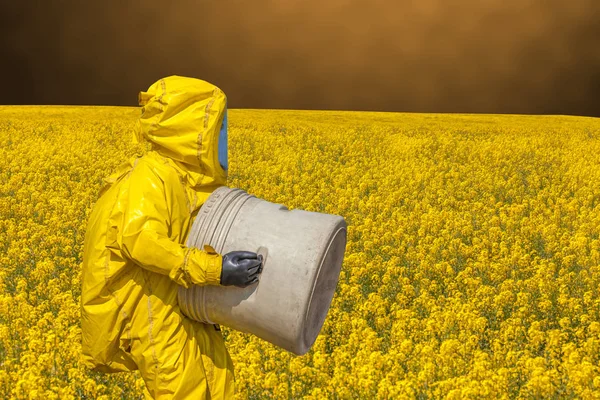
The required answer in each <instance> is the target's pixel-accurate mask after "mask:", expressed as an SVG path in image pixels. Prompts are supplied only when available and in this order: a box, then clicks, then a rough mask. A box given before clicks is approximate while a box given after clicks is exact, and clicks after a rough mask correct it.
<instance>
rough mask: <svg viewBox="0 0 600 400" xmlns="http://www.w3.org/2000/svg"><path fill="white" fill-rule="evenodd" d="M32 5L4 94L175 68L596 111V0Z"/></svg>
mask: <svg viewBox="0 0 600 400" xmlns="http://www.w3.org/2000/svg"><path fill="white" fill-rule="evenodd" d="M23 3H25V2H23ZM167 3H168V5H166V4H167ZM13 7H15V6H13ZM17 7H19V6H17ZM23 7H24V6H23ZM28 8H29V9H28V10H25V8H23V9H22V10H19V9H12V10H8V11H3V12H2V17H0V18H1V19H0V23H2V26H3V28H2V29H4V30H5V32H3V34H2V39H0V40H1V42H0V43H1V46H2V47H1V48H2V51H3V52H5V54H6V57H3V58H5V59H8V60H10V61H9V62H8V64H5V65H4V67H3V68H5V74H6V73H8V74H10V75H11V76H12V79H10V80H9V81H10V82H9V83H8V91H5V92H4V94H3V97H2V103H3V104H20V103H27V104H114V105H136V99H137V92H138V91H140V90H145V89H147V87H148V86H149V85H150V84H152V83H153V82H154V81H155V80H157V79H159V78H161V77H163V76H168V75H173V74H177V75H186V76H194V77H197V78H201V79H204V80H207V81H209V82H211V83H214V84H216V85H218V86H220V87H221V88H222V89H223V90H224V91H225V93H226V94H227V95H228V98H229V103H230V107H232V108H298V109H338V110H340V109H345V110H380V111H414V112H486V113H488V112H489V113H527V114H533V113H554V114H578V115H595V116H600V22H599V21H600V4H599V2H598V0H545V1H544V0H462V1H458V0H396V1H393V0H386V1H383V0H320V1H311V0H304V1H299V0H297V1H291V0H288V1H286V0H255V1H241V0H231V1H227V0H223V1H213V2H208V1H200V0H195V1H192V0H183V1H179V2H159V1H156V0H149V1H145V2H139V4H134V2H131V1H116V0H107V1H103V2H79V1H73V0H70V1H62V2H39V4H38V5H37V6H36V7H33V8H32V7H31V6H29V5H28Z"/></svg>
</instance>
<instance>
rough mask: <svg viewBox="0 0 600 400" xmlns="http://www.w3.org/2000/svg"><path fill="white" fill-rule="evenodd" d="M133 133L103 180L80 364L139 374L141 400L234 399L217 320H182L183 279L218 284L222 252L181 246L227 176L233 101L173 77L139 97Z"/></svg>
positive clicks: (89, 238) (86, 266)
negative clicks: (128, 150) (134, 145)
mask: <svg viewBox="0 0 600 400" xmlns="http://www.w3.org/2000/svg"><path fill="white" fill-rule="evenodd" d="M139 104H140V106H142V109H141V111H142V113H141V117H140V119H139V121H138V130H137V131H136V132H135V133H134V140H136V141H138V142H140V143H143V144H145V146H146V150H147V151H146V152H145V154H144V155H143V156H141V157H138V156H136V157H132V158H131V159H130V160H129V161H127V162H126V163H124V164H122V165H121V166H120V167H119V168H118V169H117V171H116V172H115V173H113V174H112V175H111V176H109V177H108V178H105V180H104V181H105V185H104V186H103V187H102V188H101V190H100V193H99V198H98V200H97V202H96V203H95V204H94V207H93V210H92V212H91V214H90V216H89V219H88V225H87V230H86V234H85V241H84V253H83V271H82V286H81V289H82V290H81V331H82V356H81V362H82V363H83V364H84V365H86V366H87V367H88V368H91V369H93V370H96V371H101V372H122V371H134V370H139V371H140V373H141V376H142V377H143V379H144V381H145V383H146V386H145V389H144V394H145V396H146V398H148V399H150V398H154V399H167V398H168V399H189V398H197V399H201V398H211V399H223V398H231V397H232V396H233V393H234V391H233V390H234V389H233V365H232V361H231V358H230V356H229V353H228V352H227V349H226V348H225V343H224V340H223V336H222V334H221V331H220V329H219V327H218V326H217V325H208V324H202V323H199V322H196V321H193V320H191V319H189V318H187V317H185V316H184V315H183V314H182V313H181V310H180V308H179V305H178V302H177V292H178V288H179V286H184V287H190V286H191V285H194V284H195V285H219V282H220V276H221V267H222V256H221V255H220V254H218V253H216V252H215V250H214V249H213V248H212V247H210V246H208V245H206V246H204V248H203V249H197V248H191V247H190V248H188V247H186V246H185V245H184V244H185V243H186V240H187V235H188V233H189V231H190V228H191V225H192V223H193V220H194V218H195V216H196V215H197V212H198V210H199V208H200V206H201V205H202V204H203V203H204V202H205V201H206V199H207V198H208V197H209V196H210V194H211V193H212V192H213V191H214V190H215V189H216V188H218V187H219V186H223V185H225V184H226V181H227V170H226V168H227V124H226V111H227V99H226V97H225V94H224V93H223V92H222V91H221V90H220V89H219V88H217V87H216V86H214V85H212V84H210V83H208V82H205V81H202V80H199V79H193V78H186V77H181V76H170V77H167V78H164V79H160V80H159V81H157V82H156V83H154V84H153V85H152V86H150V88H149V89H148V90H147V91H146V92H140V94H139Z"/></svg>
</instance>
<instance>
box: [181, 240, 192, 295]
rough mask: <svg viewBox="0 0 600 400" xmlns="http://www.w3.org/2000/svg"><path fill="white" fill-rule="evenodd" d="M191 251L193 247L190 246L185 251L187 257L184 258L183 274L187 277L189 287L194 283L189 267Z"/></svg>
mask: <svg viewBox="0 0 600 400" xmlns="http://www.w3.org/2000/svg"><path fill="white" fill-rule="evenodd" d="M191 251H192V248H191V247H188V249H187V250H186V251H185V257H184V258H183V265H182V270H183V276H184V277H185V279H186V281H187V282H186V283H187V284H188V287H190V286H191V285H192V284H193V282H192V280H191V279H190V273H189V271H188V269H187V262H188V257H189V255H190V253H191Z"/></svg>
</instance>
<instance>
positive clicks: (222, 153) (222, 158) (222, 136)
mask: <svg viewBox="0 0 600 400" xmlns="http://www.w3.org/2000/svg"><path fill="white" fill-rule="evenodd" d="M219 164H221V168H223V169H224V170H225V171H227V167H228V165H227V106H225V114H224V115H223V123H222V124H221V131H220V132H219Z"/></svg>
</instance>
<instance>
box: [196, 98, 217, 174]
mask: <svg viewBox="0 0 600 400" xmlns="http://www.w3.org/2000/svg"><path fill="white" fill-rule="evenodd" d="M217 93H218V92H217V89H214V90H213V95H212V97H211V99H210V100H209V102H208V104H207V105H206V109H205V110H204V130H205V131H206V129H208V119H209V116H210V109H211V107H212V105H213V103H214V102H215V97H216V94H217ZM203 133H204V132H200V133H199V134H198V164H199V165H200V166H202V134H203Z"/></svg>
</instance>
